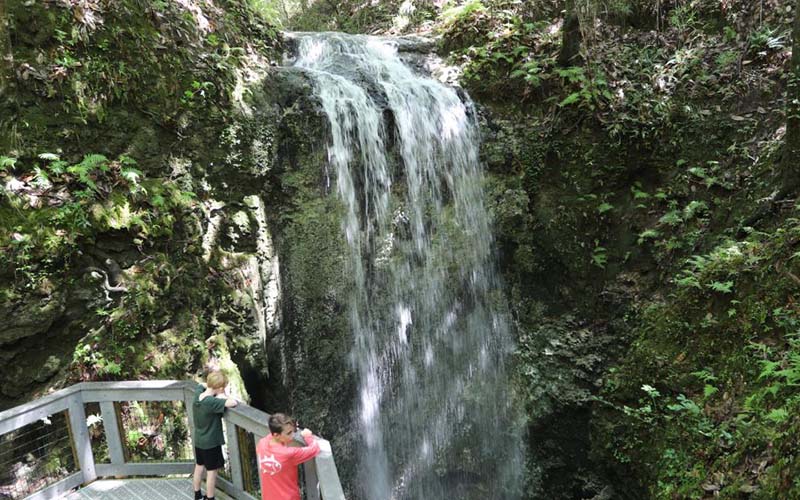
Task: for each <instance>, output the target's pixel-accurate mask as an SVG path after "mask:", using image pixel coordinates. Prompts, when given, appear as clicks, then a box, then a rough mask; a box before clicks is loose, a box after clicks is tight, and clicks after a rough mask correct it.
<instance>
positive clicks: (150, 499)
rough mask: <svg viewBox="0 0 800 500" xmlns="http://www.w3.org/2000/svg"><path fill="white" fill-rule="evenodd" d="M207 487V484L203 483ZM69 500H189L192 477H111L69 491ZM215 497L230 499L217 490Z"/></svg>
mask: <svg viewBox="0 0 800 500" xmlns="http://www.w3.org/2000/svg"><path fill="white" fill-rule="evenodd" d="M203 489H205V484H204V485H203ZM63 498H65V499H67V500H88V499H92V500H116V499H125V500H187V499H191V498H194V497H193V495H192V481H191V479H111V480H100V481H95V482H93V483H92V484H90V485H88V486H86V487H85V488H81V489H79V490H78V491H75V492H72V493H69V494H67V495H65V496H64V497H63ZM214 498H219V499H220V500H230V498H231V497H229V496H228V495H226V494H225V493H223V492H221V491H219V490H217V492H216V494H215V496H214Z"/></svg>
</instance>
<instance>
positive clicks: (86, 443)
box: [68, 392, 97, 483]
mask: <svg viewBox="0 0 800 500" xmlns="http://www.w3.org/2000/svg"><path fill="white" fill-rule="evenodd" d="M68 408H69V425H70V428H71V429H72V438H73V444H74V445H75V451H76V454H77V456H78V462H79V464H80V468H81V471H82V472H83V482H84V483H89V482H91V481H94V480H95V479H97V473H96V471H95V468H94V455H92V442H91V439H90V438H89V429H88V428H87V427H86V410H84V408H83V397H82V396H81V393H80V392H79V393H77V394H73V395H72V396H70V398H69V407H68Z"/></svg>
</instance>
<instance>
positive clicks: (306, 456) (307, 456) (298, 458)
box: [289, 435, 320, 465]
mask: <svg viewBox="0 0 800 500" xmlns="http://www.w3.org/2000/svg"><path fill="white" fill-rule="evenodd" d="M303 439H305V440H306V444H307V445H308V446H301V447H300V448H289V449H290V450H291V452H290V453H291V456H290V460H291V461H292V462H293V463H294V464H296V465H300V464H302V463H303V462H308V461H309V460H311V459H312V458H314V457H316V456H317V455H319V451H320V450H319V443H318V442H317V440H316V439H314V437H313V436H311V435H308V436H303Z"/></svg>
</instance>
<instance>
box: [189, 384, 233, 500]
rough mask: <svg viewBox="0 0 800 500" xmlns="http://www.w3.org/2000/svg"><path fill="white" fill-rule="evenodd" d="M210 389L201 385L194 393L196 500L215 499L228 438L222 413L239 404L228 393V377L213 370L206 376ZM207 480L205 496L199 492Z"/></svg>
mask: <svg viewBox="0 0 800 500" xmlns="http://www.w3.org/2000/svg"><path fill="white" fill-rule="evenodd" d="M206 385H207V387H203V386H200V387H198V388H197V390H196V391H195V394H194V401H193V402H192V408H193V410H194V436H193V437H194V456H195V463H196V465H195V466H194V478H193V481H192V486H194V498H195V500H202V499H203V498H206V499H208V500H213V499H214V492H215V488H216V485H217V472H218V471H219V469H221V468H222V467H223V466H224V465H225V458H224V457H223V456H222V445H223V444H225V436H224V435H223V434H222V413H223V412H224V411H225V408H233V407H234V406H236V404H237V402H236V400H235V399H233V398H231V397H228V396H227V395H226V394H225V387H226V386H227V385H228V377H226V376H225V374H224V373H222V372H220V371H213V372H211V373H209V374H208V377H206ZM206 470H208V475H207V477H206V496H205V497H203V495H202V494H201V493H200V484H201V483H202V481H203V472H204V471H206Z"/></svg>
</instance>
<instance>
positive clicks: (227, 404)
mask: <svg viewBox="0 0 800 500" xmlns="http://www.w3.org/2000/svg"><path fill="white" fill-rule="evenodd" d="M238 404H239V402H238V401H236V400H235V399H233V398H232V397H228V398H227V399H225V408H233V407H234V406H236V405H238Z"/></svg>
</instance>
